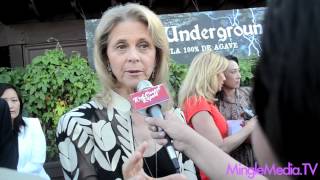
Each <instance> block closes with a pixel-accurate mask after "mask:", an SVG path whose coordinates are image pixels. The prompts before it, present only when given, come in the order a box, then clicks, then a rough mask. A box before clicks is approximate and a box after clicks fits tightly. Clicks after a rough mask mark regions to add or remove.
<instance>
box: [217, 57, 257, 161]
mask: <svg viewBox="0 0 320 180" xmlns="http://www.w3.org/2000/svg"><path fill="white" fill-rule="evenodd" d="M225 57H226V59H228V61H229V65H228V68H227V69H226V70H225V71H224V75H225V77H226V80H225V81H224V83H223V86H222V90H221V91H220V92H218V93H217V98H218V105H219V111H220V112H221V114H222V115H223V116H224V117H225V118H226V119H227V120H228V122H230V121H233V122H235V121H234V120H236V121H239V120H249V119H251V116H252V114H253V113H252V105H251V99H250V94H251V90H252V89H251V87H240V80H241V74H240V68H239V61H238V58H237V57H235V56H233V55H227V56H225ZM245 122H246V121H245ZM230 125H231V124H230ZM230 155H231V156H232V157H234V158H235V159H236V160H238V161H239V162H241V163H242V164H244V165H246V166H249V167H254V166H255V162H256V161H255V157H254V153H253V150H252V146H251V144H250V141H245V142H243V143H242V144H241V145H240V146H239V147H237V148H236V149H234V150H233V151H231V152H230Z"/></svg>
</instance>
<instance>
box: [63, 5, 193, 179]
mask: <svg viewBox="0 0 320 180" xmlns="http://www.w3.org/2000/svg"><path fill="white" fill-rule="evenodd" d="M168 56H169V43H168V40H167V36H166V33H165V30H164V27H163V25H162V23H161V21H160V19H159V17H158V16H157V15H156V14H155V13H153V12H152V11H151V10H149V9H148V8H146V7H145V6H142V5H138V4H133V3H129V4H125V5H119V6H115V7H112V8H111V9H109V10H107V11H106V12H105V13H104V14H103V16H102V18H101V20H100V22H99V25H98V26H97V29H96V32H95V55H94V64H95V69H96V72H97V74H98V77H99V80H100V83H101V86H102V91H101V92H100V93H99V94H97V95H96V97H94V98H93V100H92V101H90V102H88V103H85V104H83V105H81V106H79V107H77V108H75V109H73V110H71V111H70V112H68V113H66V114H65V115H63V116H62V117H61V119H60V121H59V124H58V127H57V144H58V148H59V156H60V162H61V164H62V168H63V173H64V176H65V178H66V179H69V178H70V179H101V180H102V179H117V180H119V179H123V178H127V177H126V176H124V175H123V174H122V170H121V167H122V165H123V164H124V163H125V162H126V161H128V158H130V157H131V155H132V153H133V152H134V151H135V149H136V147H138V145H140V144H142V143H143V142H144V141H146V142H148V144H149V146H148V147H147V148H146V149H145V151H144V153H143V158H142V159H143V161H144V163H143V164H144V171H145V172H146V174H145V176H147V175H148V176H151V177H162V176H166V175H170V174H174V173H176V169H175V167H174V166H173V164H172V162H171V160H170V159H169V156H168V153H167V151H166V149H165V147H163V146H160V145H158V144H157V143H156V142H155V140H153V139H152V138H151V135H150V133H149V130H148V126H147V124H146V123H145V121H144V119H145V117H146V114H141V113H140V112H137V111H135V110H134V109H133V108H132V107H131V104H130V101H129V100H130V99H129V97H130V94H131V93H134V92H135V88H136V87H137V85H138V83H139V82H140V81H141V80H148V81H150V82H151V83H152V84H153V85H157V84H161V83H163V84H166V83H167V82H168V74H169V73H168V61H169V57H168ZM170 104H171V103H170ZM170 104H167V105H164V106H163V107H162V111H164V112H166V111H170V112H171V114H173V115H172V116H171V118H177V119H180V121H182V122H184V119H183V117H182V112H181V111H179V110H178V109H177V110H173V107H172V105H170ZM177 156H178V157H179V165H180V171H181V172H182V174H184V175H185V176H186V177H187V178H188V179H189V180H195V179H197V171H196V169H195V167H194V164H193V162H192V161H191V160H190V159H189V158H187V157H185V156H184V155H183V154H182V153H180V152H177ZM172 176H173V177H179V176H181V175H178V174H176V175H172Z"/></svg>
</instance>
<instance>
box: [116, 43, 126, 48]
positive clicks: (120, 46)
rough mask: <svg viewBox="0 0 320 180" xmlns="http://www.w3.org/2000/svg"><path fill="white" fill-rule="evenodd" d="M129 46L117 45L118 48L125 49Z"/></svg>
mask: <svg viewBox="0 0 320 180" xmlns="http://www.w3.org/2000/svg"><path fill="white" fill-rule="evenodd" d="M126 47H127V46H126V45H125V44H119V45H117V46H116V48H117V49H125V48H126Z"/></svg>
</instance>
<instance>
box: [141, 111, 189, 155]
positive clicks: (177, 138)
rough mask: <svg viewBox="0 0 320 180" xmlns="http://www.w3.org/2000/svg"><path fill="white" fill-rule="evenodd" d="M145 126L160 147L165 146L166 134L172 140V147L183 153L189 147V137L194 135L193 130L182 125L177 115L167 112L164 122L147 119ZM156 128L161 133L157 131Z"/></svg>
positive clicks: (166, 141)
mask: <svg viewBox="0 0 320 180" xmlns="http://www.w3.org/2000/svg"><path fill="white" fill-rule="evenodd" d="M146 122H147V124H149V129H150V130H151V136H152V138H153V139H155V140H156V141H157V143H158V144H160V145H165V144H167V143H168V140H167V139H166V138H165V136H166V134H167V135H168V136H169V137H170V138H171V139H172V140H173V145H174V147H175V149H177V150H178V151H184V150H185V149H186V148H187V146H188V145H189V143H188V142H189V137H191V136H192V134H193V133H194V132H193V130H192V129H191V128H190V127H189V126H188V125H187V124H185V123H182V122H181V120H180V119H179V118H178V117H177V115H176V114H175V113H174V112H172V111H169V112H167V113H166V114H165V120H159V119H156V118H151V117H147V118H146ZM158 128H161V129H163V131H158Z"/></svg>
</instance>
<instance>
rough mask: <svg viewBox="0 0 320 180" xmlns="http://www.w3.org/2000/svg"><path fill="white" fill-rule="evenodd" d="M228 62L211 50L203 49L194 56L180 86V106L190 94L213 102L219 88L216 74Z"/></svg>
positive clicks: (222, 69)
mask: <svg viewBox="0 0 320 180" xmlns="http://www.w3.org/2000/svg"><path fill="white" fill-rule="evenodd" d="M228 63H229V62H228V60H227V59H226V58H225V57H223V56H221V55H219V54H216V53H214V52H212V51H205V52H202V53H199V54H198V55H197V56H195V57H194V59H193V60H192V62H191V65H190V67H189V70H188V73H187V75H186V77H185V79H184V81H183V83H182V85H181V87H180V91H179V105H180V107H182V104H183V103H184V101H185V100H186V99H187V98H188V97H190V96H196V97H201V96H202V97H204V98H206V99H207V100H208V101H212V102H213V101H214V100H215V95H216V93H217V91H218V90H219V87H218V74H219V73H222V72H223V71H225V70H226V69H227V67H228Z"/></svg>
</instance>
